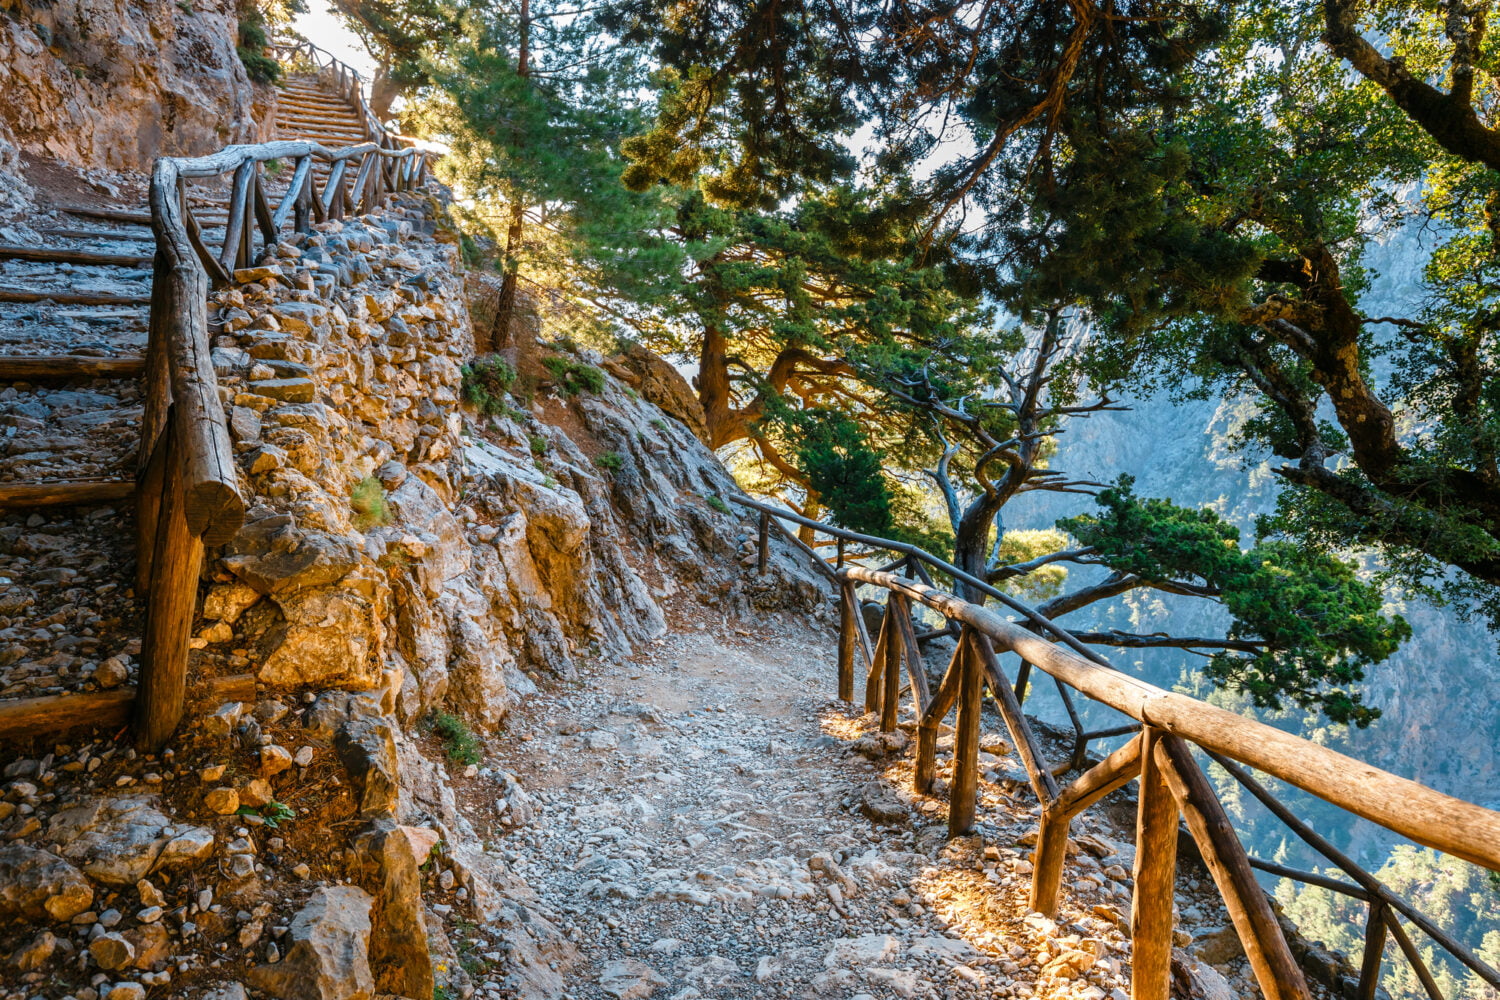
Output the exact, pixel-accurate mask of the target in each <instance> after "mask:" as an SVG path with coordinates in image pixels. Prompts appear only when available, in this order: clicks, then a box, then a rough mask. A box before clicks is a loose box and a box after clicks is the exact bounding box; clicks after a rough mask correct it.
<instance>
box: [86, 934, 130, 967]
mask: <svg viewBox="0 0 1500 1000" xmlns="http://www.w3.org/2000/svg"><path fill="white" fill-rule="evenodd" d="M89 954H90V955H92V956H94V961H95V962H96V963H97V964H98V966H99V968H101V969H103V970H104V971H106V972H113V971H114V970H116V969H123V968H125V966H127V965H129V964H130V963H131V962H132V961H134V960H135V946H134V945H132V944H131V943H130V942H129V941H127V940H125V936H124V935H122V934H115V933H113V932H111V933H109V934H101V935H100V936H99V937H96V938H95V939H94V940H93V941H92V942H91V943H90V944H89Z"/></svg>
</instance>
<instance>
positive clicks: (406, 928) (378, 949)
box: [353, 818, 436, 997]
mask: <svg viewBox="0 0 1500 1000" xmlns="http://www.w3.org/2000/svg"><path fill="white" fill-rule="evenodd" d="M414 829H415V828H413V827H406V826H398V825H397V824H396V823H394V822H393V821H391V820H389V819H386V818H380V819H376V820H374V821H372V822H371V823H370V824H369V826H367V827H366V828H365V829H364V830H362V831H360V833H359V834H358V835H357V836H356V837H355V838H354V845H353V846H354V855H355V858H356V864H357V866H358V868H359V870H360V876H361V877H360V881H362V882H363V883H364V885H365V886H366V887H367V888H369V889H371V890H372V891H373V892H374V896H375V904H374V906H373V908H372V909H371V911H370V953H369V954H370V970H371V972H372V973H373V974H374V976H375V985H376V986H377V987H378V988H379V989H380V990H381V991H382V992H385V993H394V994H398V995H400V996H405V997H427V996H431V995H432V991H433V988H434V986H435V985H436V982H435V980H434V978H433V972H432V955H431V949H430V946H429V942H428V939H427V924H426V916H425V912H424V909H423V906H422V875H421V872H420V871H419V870H418V869H419V866H420V865H421V864H422V863H423V862H424V861H426V860H427V855H428V854H429V853H430V851H431V847H432V845H431V844H426V842H425V839H424V840H423V843H424V844H426V846H425V848H422V849H420V853H419V848H418V846H417V844H415V843H414V842H413V839H412V836H411V835H410V834H409V833H408V831H411V830H414Z"/></svg>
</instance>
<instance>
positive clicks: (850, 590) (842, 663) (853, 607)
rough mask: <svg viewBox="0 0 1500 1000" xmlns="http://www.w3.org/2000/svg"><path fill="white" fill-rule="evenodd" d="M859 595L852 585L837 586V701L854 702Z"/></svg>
mask: <svg viewBox="0 0 1500 1000" xmlns="http://www.w3.org/2000/svg"><path fill="white" fill-rule="evenodd" d="M858 614H859V595H858V594H857V593H855V590H854V584H853V583H851V582H850V581H848V580H843V581H841V582H840V584H839V700H840V701H853V700H854V649H855V647H856V646H857V645H859V623H858V621H857V620H856V618H855V616H856V615H858Z"/></svg>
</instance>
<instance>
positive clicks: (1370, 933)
mask: <svg viewBox="0 0 1500 1000" xmlns="http://www.w3.org/2000/svg"><path fill="white" fill-rule="evenodd" d="M1389 913H1390V911H1389V910H1388V909H1387V908H1386V905H1385V904H1384V903H1382V902H1381V901H1380V900H1378V899H1372V900H1370V916H1369V919H1368V920H1367V921H1366V922H1365V954H1364V958H1363V960H1362V961H1361V962H1360V966H1359V993H1358V994H1356V995H1357V996H1358V998H1359V1000H1375V992H1376V991H1377V990H1378V989H1379V988H1380V961H1381V958H1382V956H1383V955H1384V953H1385V931H1386V920H1387V919H1388V917H1389Z"/></svg>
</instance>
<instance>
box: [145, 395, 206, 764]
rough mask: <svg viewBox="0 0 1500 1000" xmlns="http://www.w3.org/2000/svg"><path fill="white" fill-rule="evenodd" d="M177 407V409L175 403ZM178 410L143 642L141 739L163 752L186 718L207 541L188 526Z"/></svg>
mask: <svg viewBox="0 0 1500 1000" xmlns="http://www.w3.org/2000/svg"><path fill="white" fill-rule="evenodd" d="M174 409H175V407H174ZM175 416H176V414H175V413H173V414H172V416H171V417H169V419H168V420H167V429H166V432H165V435H164V437H165V440H164V441H163V442H161V446H163V447H165V448H166V449H167V456H166V460H165V464H166V470H165V475H164V476H163V489H162V496H161V507H160V513H159V514H158V515H157V529H156V538H155V545H154V554H153V556H152V560H151V564H152V585H151V594H150V598H149V600H148V602H147V609H146V634H145V638H144V639H143V640H142V642H141V675H140V687H139V690H138V693H137V695H136V705H135V720H134V721H135V732H136V742H137V743H138V744H139V745H140V746H141V747H142V748H144V749H146V750H149V751H154V750H159V749H161V747H162V745H163V744H165V743H166V742H167V740H168V739H169V738H170V737H171V735H172V733H173V732H174V731H175V730H176V729H177V724H178V723H179V722H181V721H182V707H183V699H184V697H185V696H186V693H187V660H188V640H189V639H190V638H191V636H192V629H193V613H194V611H195V610H196V608H197V604H198V571H199V569H200V568H201V566H202V562H203V540H202V539H201V538H199V537H198V536H196V535H194V534H193V533H192V531H191V530H190V529H189V528H188V522H187V504H186V500H187V498H186V496H185V495H184V494H185V484H184V482H183V475H182V470H183V462H182V461H181V460H180V459H178V458H177V456H176V455H175V454H174V452H175V450H176V447H177V443H178V441H179V435H178V433H177V420H176V419H175Z"/></svg>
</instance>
